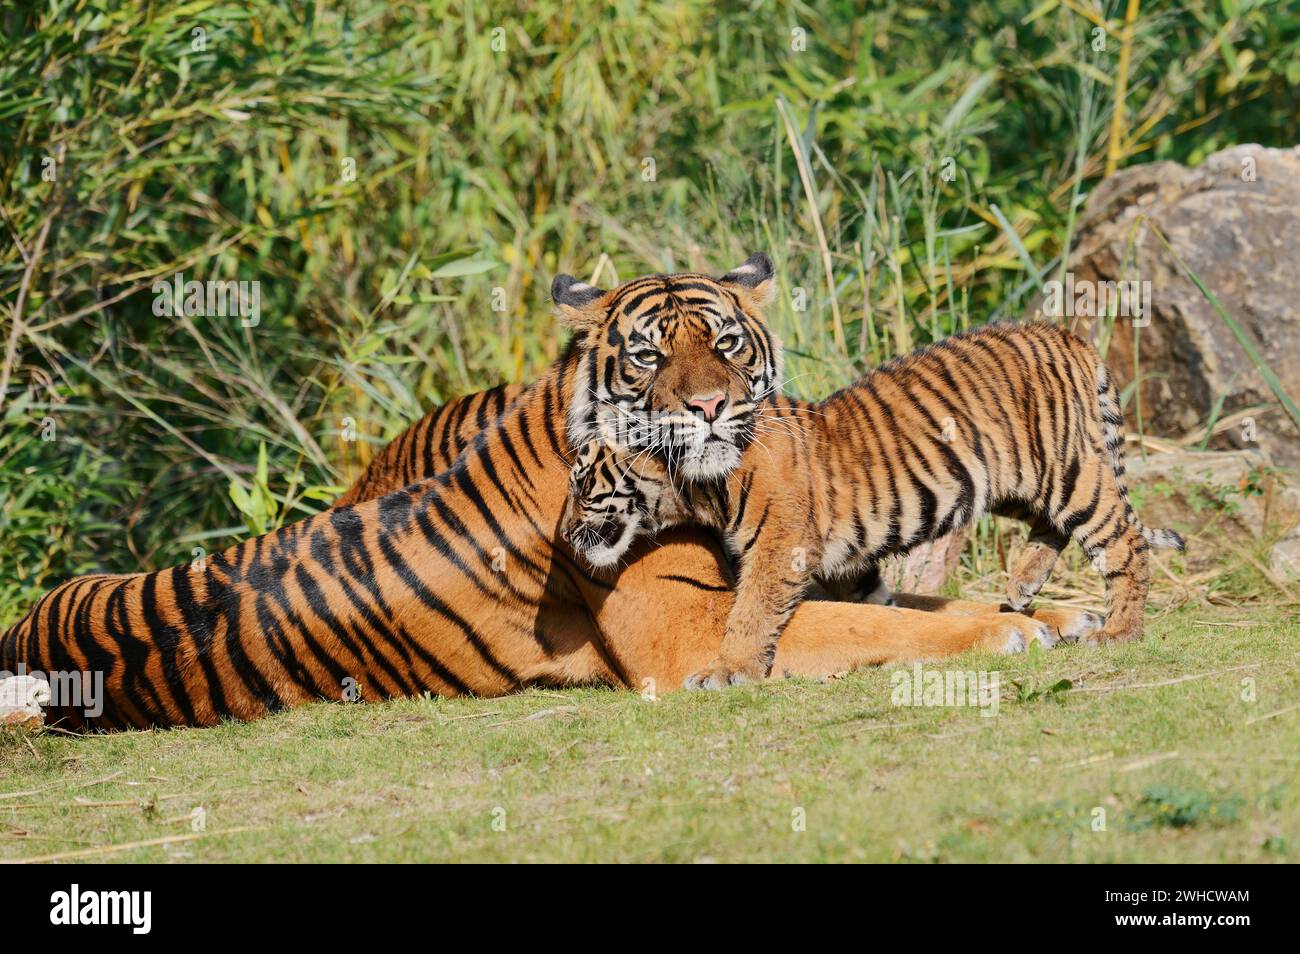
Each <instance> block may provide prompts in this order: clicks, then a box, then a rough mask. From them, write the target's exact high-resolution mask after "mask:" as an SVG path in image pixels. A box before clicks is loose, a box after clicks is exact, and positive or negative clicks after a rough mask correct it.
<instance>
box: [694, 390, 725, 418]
mask: <svg viewBox="0 0 1300 954" xmlns="http://www.w3.org/2000/svg"><path fill="white" fill-rule="evenodd" d="M726 400H727V396H726V395H725V394H723V393H722V392H721V391H715V392H714V393H712V394H705V395H699V394H697V395H695V397H693V398H691V399H690V400H689V401H687V402H686V406H687V407H689V408H690V409H691V410H692V411H695V412H696V413H698V414H700V415H701V416H702V417H703V418H704V419H705V420H706V421H712V420H713V419H714V418H716V417H717V416H718V411H719V410H721V408H722V405H723V402H725V401H726Z"/></svg>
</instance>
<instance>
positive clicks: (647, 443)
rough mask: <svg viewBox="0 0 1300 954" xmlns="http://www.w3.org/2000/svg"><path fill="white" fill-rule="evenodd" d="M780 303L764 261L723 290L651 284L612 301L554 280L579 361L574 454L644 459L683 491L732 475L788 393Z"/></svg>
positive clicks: (752, 261)
mask: <svg viewBox="0 0 1300 954" xmlns="http://www.w3.org/2000/svg"><path fill="white" fill-rule="evenodd" d="M773 291H774V282H773V270H772V260H771V259H770V258H768V257H767V256H766V255H764V254H761V253H760V254H757V255H751V256H750V257H749V259H748V260H746V262H745V263H744V264H743V265H741V266H739V267H738V268H735V269H732V270H731V271H730V272H728V273H727V274H725V275H723V276H722V277H721V278H709V277H708V276H706V275H696V274H690V273H685V274H677V275H651V276H648V277H646V278H638V279H636V280H634V281H631V282H628V283H627V284H625V285H620V286H619V287H618V288H615V289H613V290H612V291H605V290H603V289H600V288H596V287H594V286H592V285H587V284H584V283H582V282H579V281H578V280H577V279H575V278H573V277H572V276H570V275H560V276H558V277H557V278H556V279H555V282H554V283H553V284H552V285H551V298H552V299H553V300H554V302H555V307H556V310H557V312H558V313H559V315H560V317H561V319H562V320H563V321H564V322H565V323H566V324H568V325H569V326H570V327H571V328H573V329H574V330H575V331H576V332H577V334H578V348H579V350H580V353H581V357H582V360H581V363H580V367H579V371H578V373H577V374H576V375H575V377H574V380H573V385H572V393H571V396H570V405H569V408H570V409H569V421H568V424H569V440H570V442H571V443H572V444H573V445H574V446H578V447H580V446H582V445H583V444H584V443H585V442H586V441H589V440H591V439H592V438H595V437H600V438H601V440H603V441H604V442H605V443H606V444H617V445H621V446H623V447H626V448H629V449H632V450H638V451H641V450H644V451H649V452H650V453H651V454H652V455H654V456H655V457H656V458H657V459H658V460H659V461H660V462H661V463H663V464H664V465H665V466H667V467H668V469H669V471H670V472H671V473H673V474H679V475H680V476H681V477H682V478H684V479H686V480H688V481H699V480H709V479H711V478H716V477H721V476H723V475H724V474H726V473H727V472H728V471H730V470H731V469H732V468H734V467H735V466H736V465H737V464H738V463H739V462H740V455H741V452H742V451H744V449H745V448H746V447H747V446H748V445H749V443H750V441H752V440H753V438H754V427H755V422H756V408H757V405H758V404H759V402H761V401H762V400H764V399H765V398H767V397H768V396H770V395H772V394H773V393H775V392H776V391H777V390H778V389H779V388H780V386H781V345H780V342H779V341H778V340H777V338H776V335H775V334H774V333H773V332H772V331H771V330H770V329H769V328H768V327H767V324H766V322H765V321H764V318H763V308H764V307H765V306H766V305H767V304H768V303H769V302H770V301H771V299H772V295H773Z"/></svg>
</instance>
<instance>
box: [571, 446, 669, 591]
mask: <svg viewBox="0 0 1300 954" xmlns="http://www.w3.org/2000/svg"><path fill="white" fill-rule="evenodd" d="M671 495H672V490H671V487H670V486H669V485H668V484H667V482H666V480H664V479H663V475H662V473H661V472H658V469H657V465H656V464H655V463H654V462H653V461H650V460H648V459H647V458H645V457H644V456H643V455H637V454H633V453H631V452H628V451H625V450H621V449H619V448H616V447H612V446H610V445H608V444H606V443H604V442H603V441H600V440H589V441H587V442H586V443H585V444H583V445H582V446H581V447H580V448H579V449H578V452H577V454H575V455H574V459H573V466H572V468H571V469H570V470H569V496H568V498H567V499H566V500H565V502H564V513H563V515H562V516H561V517H560V536H561V538H562V539H564V540H565V541H566V542H568V544H569V545H570V546H571V547H572V548H573V552H574V553H575V554H577V555H578V556H580V557H582V558H583V559H584V560H586V562H587V563H589V564H591V565H592V566H593V567H597V568H602V567H610V566H614V565H615V564H616V563H618V561H619V560H620V559H622V557H623V555H624V554H626V553H627V551H628V549H630V548H631V546H632V544H633V543H634V542H635V541H636V538H637V536H638V535H640V534H642V533H655V532H657V531H658V530H659V529H660V528H661V527H662V526H663V524H664V521H665V518H666V516H667V514H666V512H665V511H671V510H673V509H674V508H673V507H672V506H671V503H670V498H671Z"/></svg>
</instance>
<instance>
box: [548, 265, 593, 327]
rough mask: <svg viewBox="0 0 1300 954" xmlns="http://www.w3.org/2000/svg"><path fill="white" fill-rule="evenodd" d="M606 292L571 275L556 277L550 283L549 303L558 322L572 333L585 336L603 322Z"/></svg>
mask: <svg viewBox="0 0 1300 954" xmlns="http://www.w3.org/2000/svg"><path fill="white" fill-rule="evenodd" d="M605 295H606V291H605V289H603V288H597V287H596V286H595V285H588V284H587V283H586V282H580V281H578V280H577V279H576V278H574V277H573V276H572V275H556V276H555V281H553V282H551V301H552V302H553V303H554V304H555V313H556V314H557V315H559V316H560V320H561V321H563V322H564V323H565V324H566V325H568V326H569V327H570V328H572V329H573V330H574V331H577V332H580V333H582V334H586V333H587V332H590V331H594V330H595V329H596V328H598V327H600V325H601V323H602V322H604V320H605V303H604V301H602V299H603V298H604V297H605Z"/></svg>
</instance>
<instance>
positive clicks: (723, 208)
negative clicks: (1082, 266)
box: [0, 0, 1300, 605]
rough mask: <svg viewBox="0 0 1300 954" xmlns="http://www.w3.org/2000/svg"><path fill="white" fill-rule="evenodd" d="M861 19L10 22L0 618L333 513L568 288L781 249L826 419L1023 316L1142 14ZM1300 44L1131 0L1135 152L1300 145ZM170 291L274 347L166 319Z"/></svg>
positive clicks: (1205, 9)
mask: <svg viewBox="0 0 1300 954" xmlns="http://www.w3.org/2000/svg"><path fill="white" fill-rule="evenodd" d="M871 6H872V9H871V10H869V11H867V12H864V11H863V9H862V5H861V4H856V3H847V2H838V0H837V2H831V3H825V4H818V5H816V7H814V6H811V5H806V4H804V3H799V2H788V0H777V2H773V3H768V4H759V5H733V4H723V5H718V4H713V3H707V2H704V0H684V2H681V3H673V4H649V5H641V4H632V3H618V4H614V5H608V4H603V3H602V4H596V3H578V4H574V3H572V2H569V0H563V2H562V0H540V2H537V3H533V4H529V5H526V6H524V7H520V6H519V5H517V4H505V3H495V2H493V3H479V2H476V3H468V4H453V3H450V2H446V0H433V2H430V3H420V4H394V3H388V2H383V0H352V2H349V3H344V4H329V3H319V2H315V0H292V2H288V3H281V2H275V3H272V2H270V0H251V2H243V3H233V2H223V0H196V2H192V3H186V4H140V3H125V2H109V0H103V2H95V0H46V2H42V3H38V4H32V3H14V2H9V0H0V89H3V90H4V91H5V98H4V100H3V102H0V211H2V212H3V222H0V233H3V234H4V235H5V236H6V238H7V239H12V241H6V242H5V243H3V244H0V346H3V347H4V349H5V350H4V353H3V355H0V392H2V393H0V402H3V404H2V405H0V411H2V412H3V413H4V414H5V426H6V431H7V434H6V440H7V442H8V443H6V444H5V445H4V446H5V451H4V456H3V458H2V459H0V487H2V488H4V493H5V494H6V495H7V496H6V498H5V499H6V501H9V502H10V503H9V507H10V511H9V512H11V513H12V514H13V516H9V515H6V516H5V518H4V519H5V520H6V521H7V523H6V525H5V528H4V536H3V543H2V544H0V586H3V587H8V589H6V590H3V591H0V601H3V600H5V599H10V598H12V599H19V598H22V599H26V598H28V596H30V594H31V592H33V588H34V589H40V588H43V587H44V586H46V585H48V584H52V583H54V582H56V581H57V580H59V579H62V578H64V577H65V576H67V575H68V574H69V573H71V572H75V571H76V570H79V569H86V568H90V567H92V566H93V567H101V568H105V569H112V570H134V569H140V568H155V567H158V566H165V565H169V564H173V563H177V562H179V561H181V560H185V559H189V558H190V555H191V551H192V550H193V548H195V547H196V546H199V545H201V546H203V547H205V548H207V547H216V546H224V545H227V544H229V543H231V542H233V541H234V540H235V539H237V538H238V537H240V536H242V535H243V534H244V533H245V532H247V531H249V530H256V529H257V528H259V527H268V528H269V527H274V526H279V525H282V524H283V523H285V522H287V521H291V520H293V519H297V518H298V517H300V516H302V515H304V514H307V513H311V512H314V511H316V510H318V509H320V508H321V507H322V506H324V505H325V503H326V501H327V500H328V499H329V497H330V495H331V493H333V492H335V491H336V490H337V488H339V487H341V486H343V485H346V483H348V481H349V480H350V479H351V478H352V477H353V476H354V475H355V474H356V472H357V471H358V470H359V469H360V467H361V466H363V465H364V463H365V461H366V460H367V459H368V456H369V453H370V452H371V450H372V449H373V448H374V447H375V446H377V445H379V444H381V443H383V442H384V441H386V440H387V439H389V438H391V437H392V436H393V435H395V434H396V433H397V432H398V431H399V430H400V429H401V428H402V427H403V426H404V425H405V424H406V423H407V422H408V421H409V420H411V419H412V418H413V417H415V416H417V415H418V414H419V413H421V411H422V410H423V409H424V408H426V407H427V406H429V405H430V404H433V403H436V402H439V401H441V400H443V399H445V398H446V397H448V396H450V395H453V394H456V393H461V392H464V391H467V390H472V389H476V388H479V387H483V386H487V385H490V384H493V383H496V382H498V381H500V380H503V379H510V380H522V379H524V378H527V377H528V376H530V375H532V374H534V373H535V372H536V370H537V369H538V368H539V367H541V366H542V365H543V364H544V363H545V362H547V361H548V360H550V359H551V358H552V357H553V356H554V355H555V354H556V353H557V351H558V348H559V345H560V341H559V338H560V336H559V335H558V334H557V333H556V329H555V327H554V324H553V319H552V318H551V317H550V315H549V310H548V307H547V302H546V290H547V288H548V286H549V282H550V278H551V276H552V275H553V274H554V273H555V272H556V271H560V270H567V271H572V272H575V273H579V274H582V275H584V276H585V277H594V279H595V280H597V281H599V282H601V283H605V284H609V283H613V282H616V281H618V280H621V279H627V278H629V277H632V276H634V275H636V274H639V273H644V272H646V271H650V270H671V269H679V268H699V269H710V270H715V271H717V270H722V269H725V268H727V267H729V266H731V265H734V264H735V263H736V262H739V261H740V260H742V259H743V258H744V257H745V255H746V254H747V253H748V252H749V251H752V250H755V249H759V248H765V249H769V250H770V251H771V252H772V253H773V255H774V257H775V258H776V260H777V263H778V266H779V268H780V274H781V282H782V289H783V294H782V295H781V297H780V300H779V301H778V303H777V305H776V307H775V309H774V313H773V321H775V322H776V324H777V326H778V328H779V329H780V330H781V331H782V333H783V336H784V339H785V341H786V343H787V345H788V347H789V349H790V352H791V355H792V359H791V362H790V370H791V380H792V384H793V387H794V389H795V390H797V391H800V392H802V393H804V394H818V393H824V392H825V391H827V390H829V389H831V388H832V387H834V386H837V385H839V384H842V383H843V382H844V381H845V380H846V379H848V378H849V377H850V376H851V375H853V374H855V373H856V372H858V371H860V370H861V369H863V368H864V367H866V366H868V365H870V364H872V363H874V362H876V361H878V360H880V359H882V358H884V357H887V356H889V355H890V354H892V353H894V352H895V351H897V350H899V349H900V348H903V347H908V346H911V345H913V344H917V343H922V342H925V341H928V340H931V339H933V338H935V337H938V336H942V335H944V334H947V333H949V332H951V331H952V330H954V329H956V328H960V327H965V326H967V325H969V324H975V323H979V322H982V321H985V320H988V319H989V318H993V317H1003V316H1015V315H1017V314H1018V313H1019V310H1020V308H1021V306H1022V305H1023V302H1024V300H1025V299H1026V297H1027V295H1028V294H1029V293H1030V292H1031V291H1032V290H1033V289H1034V288H1035V287H1036V286H1037V284H1038V282H1039V281H1040V280H1041V279H1042V276H1043V275H1046V274H1047V273H1048V271H1049V270H1050V269H1051V268H1052V267H1053V265H1054V264H1055V263H1059V260H1060V257H1061V252H1062V250H1063V248H1065V247H1066V246H1067V245H1068V243H1069V240H1070V235H1071V232H1072V229H1073V221H1074V215H1075V213H1076V212H1077V201H1076V200H1077V198H1078V197H1079V196H1080V195H1082V194H1083V193H1084V192H1086V191H1087V189H1088V188H1089V186H1090V184H1091V183H1092V182H1094V181H1095V180H1096V178H1097V177H1098V176H1099V175H1100V172H1101V169H1102V163H1103V160H1104V155H1105V148H1106V141H1105V138H1106V128H1105V127H1106V124H1107V120H1108V117H1109V114H1110V110H1111V108H1112V106H1113V102H1112V100H1113V93H1112V90H1113V88H1114V71H1115V64H1116V62H1117V57H1118V51H1119V47H1120V27H1119V20H1118V17H1120V16H1121V15H1122V10H1116V9H1108V10H1107V13H1108V14H1109V15H1110V16H1111V17H1112V19H1111V20H1110V21H1109V29H1108V30H1107V31H1106V38H1107V41H1108V42H1107V44H1106V49H1104V50H1097V49H1094V45H1095V44H1094V42H1093V40H1094V37H1093V33H1092V31H1093V29H1094V24H1093V23H1092V22H1091V21H1090V20H1089V19H1088V18H1087V17H1086V16H1084V15H1081V13H1080V12H1079V11H1080V10H1083V9H1084V8H1083V7H1082V6H1079V5H1072V6H1071V7H1066V6H1064V5H1059V4H1057V3H1055V2H1051V0H1049V2H1048V3H1044V4H1040V5H1038V6H1037V7H1036V8H1034V9H1033V12H1032V13H1029V14H1028V15H1026V13H1025V7H1023V6H1022V5H1017V4H1008V3H1003V2H995V0H987V2H979V3H966V2H956V0H939V2H936V3H931V4H926V5H924V6H917V5H913V4H908V3H901V2H885V3H883V4H875V5H871ZM1112 6H1114V5H1112ZM1088 9H1092V8H1091V7H1089V8H1088ZM797 31H803V33H802V34H800V33H799V32H797ZM1298 48H1300V12H1298V11H1297V10H1296V8H1295V7H1294V5H1289V4H1281V3H1256V2H1233V3H1220V2H1210V0H1192V2H1190V3H1186V4H1174V3H1172V2H1156V3H1151V4H1144V5H1143V7H1142V15H1141V18H1140V19H1139V21H1138V24H1137V28H1136V31H1135V34H1134V38H1133V55H1132V68H1131V70H1130V75H1129V78H1128V79H1129V82H1128V90H1129V92H1128V95H1127V98H1126V106H1127V116H1128V117H1129V119H1128V128H1127V132H1128V136H1127V138H1126V140H1125V142H1124V143H1123V146H1124V153H1125V155H1126V157H1127V161H1146V160H1148V159H1164V158H1169V159H1177V160H1180V161H1185V162H1195V161H1198V160H1199V159H1201V158H1202V157H1204V156H1205V155H1206V154H1208V153H1210V152H1212V151H1214V150H1217V149H1220V148H1222V147H1224V146H1226V145H1229V144H1232V143H1236V142H1243V141H1262V142H1267V143H1270V144H1279V145H1280V144H1287V143H1293V142H1295V141H1297V139H1300V135H1298V133H1300V128H1298V126H1297V123H1298V120H1297V115H1298V114H1297V111H1296V110H1295V108H1294V92H1293V90H1294V86H1295V82H1296V77H1295V75H1294V73H1295V69H1296V63H1297V62H1298V61H1300V57H1297V50H1298ZM787 119H788V120H789V122H788V123H787V122H786V120H787ZM948 160H951V162H949V161H948ZM801 164H802V165H803V167H804V168H803V170H802V171H803V172H804V173H806V175H807V178H808V185H807V186H806V187H805V185H804V181H803V176H801V174H800V173H801V169H800V165H801ZM652 169H653V175H651V170H652ZM810 196H811V201H810ZM818 221H820V223H821V225H822V228H823V231H824V234H825V236H826V248H825V250H824V254H823V250H822V249H821V248H820V247H819V244H820V243H819V240H818V238H817V228H816V223H817V222H818ZM1004 223H1005V224H1004ZM826 256H828V257H829V260H830V262H831V272H832V273H831V275H830V276H829V280H828V276H827V274H826V272H825V270H824V264H823V263H824V261H825V257H826ZM177 273H183V275H184V277H185V278H186V279H204V280H208V279H215V280H243V281H257V282H259V283H260V284H259V287H260V320H259V321H258V323H257V324H256V325H251V326H250V325H246V324H245V323H243V322H241V321H240V320H239V319H238V318H237V317H232V316H227V317H219V316H218V317H213V316H202V315H193V316H186V315H181V316H178V317H165V316H160V315H158V314H157V313H156V312H155V303H156V300H157V299H158V298H159V297H160V294H161V293H160V292H156V291H155V282H166V283H170V282H172V281H173V278H174V276H175V275H176V274H177ZM162 287H165V286H162ZM24 402H25V403H24ZM15 408H22V409H23V410H22V411H21V412H15V411H14V409H15ZM14 413H17V416H16V417H14V416H11V415H12V414H14ZM50 416H52V417H54V419H55V420H56V421H57V425H58V435H59V436H58V440H56V441H54V442H46V443H43V444H41V445H40V446H37V444H35V443H33V439H32V437H31V435H32V434H34V433H36V432H37V431H38V429H39V427H38V425H39V422H40V420H42V419H43V418H45V417H50ZM349 421H350V422H351V424H348V423H347V422H349ZM353 428H354V429H355V430H356V433H357V439H356V440H350V439H348V437H347V436H346V435H347V433H348V432H349V430H350V429H353ZM10 429H12V433H9V431H10ZM263 449H264V452H265V460H266V468H265V476H264V478H262V477H259V473H258V472H259V465H258V464H257V463H255V462H257V461H258V460H259V457H260V455H261V454H262V453H263ZM32 488H34V489H32ZM235 488H238V489H235ZM23 492H26V493H28V494H29V496H28V497H26V498H25V502H24V503H23V505H22V506H17V505H16V504H14V503H12V501H15V500H17V499H18V498H19V497H20V496H21V494H22V493H23ZM40 510H44V511H45V512H46V517H45V518H44V519H45V527H44V529H42V526H41V521H42V519H43V518H42V517H41V516H40V514H39V513H38V511H40ZM14 580H17V581H18V582H17V583H14V582H12V581H14ZM15 587H16V588H15ZM0 605H4V603H3V602H0Z"/></svg>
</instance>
